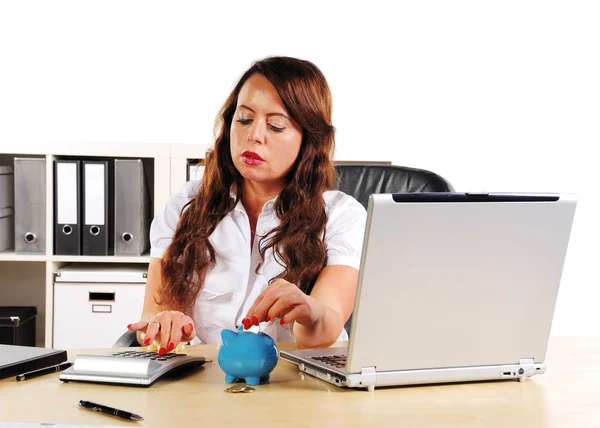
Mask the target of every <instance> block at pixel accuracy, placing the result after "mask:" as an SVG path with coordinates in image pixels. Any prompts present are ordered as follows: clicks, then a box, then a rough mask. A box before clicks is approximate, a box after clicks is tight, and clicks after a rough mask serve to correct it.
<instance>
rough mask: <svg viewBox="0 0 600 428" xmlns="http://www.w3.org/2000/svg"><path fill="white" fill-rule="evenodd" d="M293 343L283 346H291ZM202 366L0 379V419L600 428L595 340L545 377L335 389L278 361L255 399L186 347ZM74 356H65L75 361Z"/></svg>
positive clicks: (197, 349)
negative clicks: (144, 374)
mask: <svg viewBox="0 0 600 428" xmlns="http://www.w3.org/2000/svg"><path fill="white" fill-rule="evenodd" d="M290 346H293V345H291V344H280V347H281V348H284V347H285V348H289V347H290ZM186 351H187V352H188V353H194V354H200V355H205V356H206V357H209V358H212V359H213V362H212V363H208V364H207V365H206V367H205V368H203V369H201V370H199V371H197V372H195V373H193V374H192V375H191V376H187V377H185V378H182V379H180V380H178V381H176V380H167V379H163V380H160V381H158V382H157V383H155V384H154V385H153V386H151V387H150V388H136V387H125V386H105V385H97V384H84V383H68V384H63V383H62V382H60V381H59V380H58V373H56V374H51V375H46V376H43V377H40V378H35V379H30V380H27V381H24V382H16V381H15V380H14V378H10V379H5V380H3V381H0V421H7V422H46V423H65V424H66V423H68V424H88V425H127V426H132V427H133V426H147V427H173V428H178V427H213V426H227V425H237V426H252V427H254V426H260V427H261V428H264V427H267V426H276V427H286V426H290V427H292V426H294V427H296V426H364V425H379V426H380V427H381V428H384V427H387V426H393V427H396V426H432V425H435V426H477V427H496V426H497V427H511V428H512V427H569V428H571V427H579V426H582V427H583V426H585V427H598V426H600V337H597V338H576V337H561V338H551V341H550V345H549V349H548V356H547V359H546V363H547V364H548V370H547V372H546V373H545V374H543V375H540V376H535V377H534V378H533V379H531V380H530V381H528V382H525V383H519V382H517V381H499V382H482V383H468V384H453V385H437V386H411V387H399V388H385V389H376V390H375V392H373V393H370V392H367V391H366V390H347V389H341V388H336V387H334V386H332V385H329V384H327V383H325V382H323V381H320V380H318V379H315V378H313V377H310V376H306V375H302V374H300V373H299V372H298V370H297V368H296V366H294V365H292V364H289V363H287V362H285V361H280V362H279V364H278V366H277V368H276V369H275V371H274V372H273V373H272V374H271V383H270V384H265V385H259V386H258V387H257V391H256V392H255V393H253V394H229V393H226V392H224V389H225V387H226V384H225V382H224V374H223V372H222V371H221V369H220V368H219V366H218V363H217V352H218V348H217V346H214V345H200V346H193V347H188V348H187V349H186ZM73 357H74V355H70V358H71V359H72V358H73ZM81 399H85V400H90V401H96V402H99V403H102V404H106V405H109V406H113V407H117V408H120V409H124V410H128V411H131V412H134V413H137V414H140V415H142V416H143V417H144V418H145V420H144V421H143V422H139V423H134V422H128V421H126V420H123V419H118V418H114V417H111V416H107V415H103V414H97V413H94V412H91V411H89V410H84V409H80V408H79V407H78V404H77V403H78V402H79V400H81Z"/></svg>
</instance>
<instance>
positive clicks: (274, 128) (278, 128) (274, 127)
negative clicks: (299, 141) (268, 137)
mask: <svg viewBox="0 0 600 428" xmlns="http://www.w3.org/2000/svg"><path fill="white" fill-rule="evenodd" d="M269 127H270V128H271V129H272V130H273V131H275V132H282V131H283V130H284V129H285V127H283V126H281V127H279V126H275V125H271V124H269Z"/></svg>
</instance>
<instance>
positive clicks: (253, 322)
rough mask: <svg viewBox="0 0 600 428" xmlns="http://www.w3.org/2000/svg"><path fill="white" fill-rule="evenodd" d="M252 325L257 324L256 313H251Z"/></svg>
mask: <svg viewBox="0 0 600 428" xmlns="http://www.w3.org/2000/svg"><path fill="white" fill-rule="evenodd" d="M252 325H258V317H257V316H256V315H252Z"/></svg>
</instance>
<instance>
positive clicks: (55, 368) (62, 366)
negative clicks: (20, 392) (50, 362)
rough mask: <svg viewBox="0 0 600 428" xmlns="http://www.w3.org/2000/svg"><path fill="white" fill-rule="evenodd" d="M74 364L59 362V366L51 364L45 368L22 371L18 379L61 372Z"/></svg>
mask: <svg viewBox="0 0 600 428" xmlns="http://www.w3.org/2000/svg"><path fill="white" fill-rule="evenodd" d="M72 365H73V363H69V362H66V363H62V364H59V365H57V366H50V367H46V368H44V369H39V370H33V371H31V372H27V373H22V374H20V375H17V380H18V381H19V380H27V379H32V378H34V377H38V376H43V375H45V374H49V373H54V372H59V371H61V370H64V369H68V368H69V367H71V366H72Z"/></svg>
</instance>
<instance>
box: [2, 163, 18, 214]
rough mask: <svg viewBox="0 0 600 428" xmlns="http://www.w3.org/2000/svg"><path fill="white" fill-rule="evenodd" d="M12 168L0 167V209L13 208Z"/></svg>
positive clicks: (7, 166)
mask: <svg viewBox="0 0 600 428" xmlns="http://www.w3.org/2000/svg"><path fill="white" fill-rule="evenodd" d="M14 186H15V184H14V176H13V167H12V166H9V165H0V209H2V208H7V207H12V206H14V203H13V200H14V196H13V195H14Z"/></svg>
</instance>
